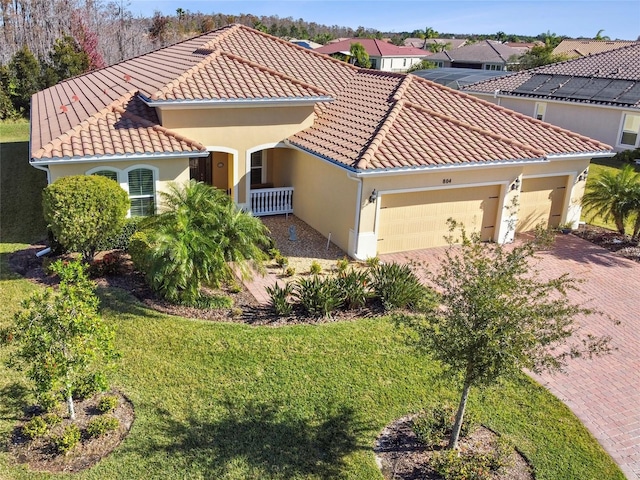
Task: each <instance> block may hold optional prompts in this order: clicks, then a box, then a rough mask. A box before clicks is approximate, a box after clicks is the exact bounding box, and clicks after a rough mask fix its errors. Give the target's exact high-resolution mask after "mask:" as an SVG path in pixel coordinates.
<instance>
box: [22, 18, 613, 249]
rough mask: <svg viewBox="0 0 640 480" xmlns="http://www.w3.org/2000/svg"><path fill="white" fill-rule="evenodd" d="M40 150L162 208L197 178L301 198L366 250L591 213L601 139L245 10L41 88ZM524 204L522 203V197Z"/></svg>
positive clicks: (333, 233)
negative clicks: (297, 36) (586, 196)
mask: <svg viewBox="0 0 640 480" xmlns="http://www.w3.org/2000/svg"><path fill="white" fill-rule="evenodd" d="M31 104H32V109H31V145H30V149H31V154H30V162H31V164H32V165H33V166H34V167H36V168H40V169H43V170H45V171H46V172H47V175H48V181H49V182H53V181H55V180H56V179H57V178H60V177H62V176H65V175H78V174H81V175H85V174H86V175H92V174H96V175H105V176H107V177H111V178H113V179H115V180H116V181H118V182H119V183H120V185H121V186H122V188H123V189H124V190H125V191H127V192H128V194H129V197H130V199H131V211H130V213H131V215H145V214H149V213H152V212H153V211H154V210H156V209H162V205H161V204H159V202H160V200H161V199H160V197H159V196H158V194H159V192H162V191H166V189H167V188H168V184H169V183H170V182H185V181H188V180H189V179H196V180H200V181H203V182H206V183H208V184H212V185H215V186H216V187H218V188H221V189H223V190H225V191H227V192H228V194H229V195H230V196H231V197H232V198H233V200H234V201H235V203H236V204H237V205H238V206H239V207H241V208H243V209H246V210H248V211H252V212H253V213H254V214H255V215H268V214H282V213H294V214H295V215H296V216H297V217H299V218H300V219H302V220H303V221H305V222H306V223H307V224H309V225H310V226H311V227H313V228H314V229H316V230H317V231H319V232H320V233H321V234H323V235H324V236H325V237H330V238H331V241H333V242H334V243H335V244H336V245H337V246H338V247H340V248H342V249H344V250H345V251H346V252H347V253H348V254H349V255H350V256H352V257H355V258H358V259H364V258H368V257H372V256H375V255H376V254H381V253H387V252H397V251H406V250H413V249H418V248H426V247H432V246H436V245H443V244H444V243H445V240H444V236H445V235H447V234H448V233H449V232H448V228H447V219H448V218H450V217H452V218H454V219H456V220H458V221H460V222H462V223H463V224H464V225H466V227H467V229H468V231H478V232H479V233H480V235H481V238H482V239H484V240H494V241H500V242H503V241H509V240H510V239H512V238H513V227H514V226H515V228H516V229H518V230H528V229H531V228H533V226H534V225H536V224H537V223H543V224H545V225H558V224H559V223H561V222H562V223H564V222H572V223H573V224H574V225H577V222H578V220H579V218H580V199H581V197H582V194H583V191H584V185H585V181H584V180H585V172H586V169H587V168H588V166H589V161H590V159H591V158H593V157H604V156H610V155H611V151H610V147H608V146H607V145H604V144H602V143H600V142H598V141H595V140H591V139H588V138H585V137H583V136H581V135H577V134H575V133H572V132H569V131H566V130H563V129H560V128H558V127H555V126H552V125H549V124H546V123H543V122H540V121H538V120H535V119H532V118H530V117H527V116H524V115H522V114H519V113H515V112H512V111H510V110H507V109H505V108H502V107H499V106H496V105H493V104H491V103H487V102H484V101H482V100H479V99H477V98H475V97H473V96H470V95H468V94H465V93H462V92H459V91H455V90H451V89H449V88H446V87H443V86H441V85H437V84H435V83H433V82H429V81H427V80H423V79H421V78H418V77H416V76H415V75H405V74H400V73H391V72H381V71H378V70H372V69H360V68H357V67H354V66H352V65H349V64H347V63H345V62H341V61H338V60H335V59H333V58H331V57H328V56H326V55H322V54H318V53H316V52H314V51H312V50H307V49H304V48H302V47H298V46H296V45H293V44H291V43H290V42H287V41H284V40H281V39H278V38H275V37H272V36H270V35H267V34H264V33H261V32H258V31H256V30H252V29H250V28H248V27H244V26H240V25H233V26H229V27H225V28H221V29H219V30H216V31H213V32H210V33H207V34H204V35H201V36H198V37H195V38H192V39H189V40H186V41H183V42H180V43H177V44H175V45H172V46H169V47H166V48H162V49H159V50H156V51H154V52H151V53H148V54H145V55H141V56H138V57H136V58H132V59H130V60H126V61H123V62H121V63H118V64H115V65H112V66H109V67H106V68H103V69H100V70H96V71H94V72H90V73H87V74H84V75H81V76H78V77H75V78H71V79H68V80H65V81H64V82H61V83H59V84H58V85H55V86H53V87H51V88H48V89H46V90H43V91H41V92H38V93H36V94H35V95H34V96H33V98H32V103H31ZM514 202H515V204H517V205H519V206H518V207H515V206H514Z"/></svg>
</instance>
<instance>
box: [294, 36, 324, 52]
mask: <svg viewBox="0 0 640 480" xmlns="http://www.w3.org/2000/svg"><path fill="white" fill-rule="evenodd" d="M289 41H290V42H291V43H295V44H296V45H299V46H300V47H304V48H310V49H312V50H313V49H315V48H320V47H321V46H322V44H321V43H316V42H312V41H311V40H309V39H303V40H298V39H297V38H291V39H289Z"/></svg>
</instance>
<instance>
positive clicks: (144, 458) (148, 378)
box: [0, 244, 624, 480]
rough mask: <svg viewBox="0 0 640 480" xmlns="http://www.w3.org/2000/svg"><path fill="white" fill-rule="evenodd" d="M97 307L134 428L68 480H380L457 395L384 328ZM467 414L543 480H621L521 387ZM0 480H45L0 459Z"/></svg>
mask: <svg viewBox="0 0 640 480" xmlns="http://www.w3.org/2000/svg"><path fill="white" fill-rule="evenodd" d="M18 248H21V247H20V246H19V245H9V244H3V245H0V254H1V255H2V258H0V262H1V263H0V271H1V272H2V274H1V275H2V276H1V277H0V282H1V283H0V284H1V285H2V288H0V327H3V326H6V325H7V324H8V322H9V321H10V318H11V316H12V314H13V312H15V311H16V310H17V309H18V303H19V301H20V299H22V298H24V297H26V296H27V295H28V293H29V292H30V291H33V290H34V289H35V288H39V287H35V286H34V285H33V284H31V283H30V282H28V281H27V280H24V279H22V278H19V277H16V276H15V275H12V274H11V273H10V272H9V271H8V269H7V265H6V257H7V254H8V253H9V252H10V251H13V250H15V249H18ZM100 295H101V297H102V301H103V315H104V316H105V318H106V319H107V320H108V321H109V322H112V323H113V324H114V325H115V327H116V328H117V332H118V333H117V335H118V336H117V343H118V347H119V348H120V350H121V352H122V358H121V360H120V363H119V367H118V370H117V372H116V373H115V375H114V378H113V383H114V384H115V386H117V387H118V388H120V389H121V390H122V391H123V392H124V393H125V394H126V395H128V397H129V398H130V399H131V400H132V402H133V404H134V406H135V411H136V419H135V421H134V424H133V428H132V430H131V433H130V435H129V437H128V438H127V439H126V440H125V442H124V443H123V444H122V445H121V446H120V447H119V448H118V449H117V450H116V451H115V452H114V453H113V454H111V455H110V456H108V457H107V458H106V459H104V460H103V461H102V462H100V463H99V464H98V465H97V466H95V467H94V468H92V469H90V470H87V471H84V472H82V473H80V474H77V475H74V478H82V479H85V478H86V479H93V478H95V479H104V478H118V479H127V478H131V479H137V478H162V479H165V478H216V479H251V478H254V479H268V478H274V479H295V478H317V479H320V478H331V479H333V478H347V479H366V480H369V479H375V478H382V477H381V475H380V473H379V472H378V469H377V467H376V464H375V461H374V456H373V452H372V446H373V442H374V439H375V437H376V436H377V435H378V434H379V432H380V431H381V430H382V428H383V427H384V426H385V425H386V424H387V423H389V422H390V421H391V420H393V419H395V418H397V417H400V416H402V415H404V414H406V413H408V412H414V411H418V410H419V409H420V408H421V407H422V406H424V405H426V404H427V403H429V402H431V401H433V400H436V399H437V400H444V399H447V400H450V401H452V400H455V396H456V391H455V388H454V387H453V386H452V385H451V384H450V383H448V382H447V381H444V380H440V379H438V377H437V368H436V367H435V365H433V364H432V363H429V362H426V361H423V360H422V359H420V358H419V357H417V356H415V355H414V354H413V353H412V352H411V351H409V350H408V349H407V347H405V346H404V345H403V343H402V342H401V340H400V339H399V337H398V333H397V331H396V330H395V328H394V327H393V326H392V325H391V323H390V322H389V321H388V320H387V319H360V320H357V321H345V322H338V323H329V324H323V325H297V326H290V327H279V328H271V327H250V326H246V325H238V324H231V323H212V322H205V321H196V320H187V319H183V318H178V317H170V316H167V315H163V314H159V313H156V312H153V311H150V310H148V309H146V308H145V307H144V306H143V305H142V304H140V303H139V302H137V301H136V300H135V299H134V298H132V297H131V296H129V294H127V293H125V292H123V291H121V290H117V289H102V290H101V292H100ZM6 358H7V352H6V351H0V412H1V413H2V415H0V436H1V437H2V438H3V440H6V439H8V438H9V436H10V434H11V431H12V428H13V426H14V425H15V422H16V420H17V419H18V418H20V416H21V407H23V406H24V405H25V404H28V403H29V402H30V401H32V399H31V397H30V395H29V394H28V392H27V390H26V389H25V387H26V384H25V383H24V380H23V378H21V377H19V376H16V374H15V372H14V371H11V370H8V369H7V368H6V367H5V366H4V361H5V360H6ZM470 403H471V405H472V406H473V407H475V408H477V409H478V410H479V417H480V420H481V421H482V422H483V423H485V424H486V425H487V426H489V427H490V428H492V429H494V430H496V431H498V432H500V433H502V434H504V435H507V436H508V437H509V438H511V439H512V440H513V441H514V442H515V444H516V445H517V447H518V448H519V449H520V450H521V451H522V452H523V453H524V455H525V456H526V457H527V458H528V459H529V460H530V461H531V463H532V465H533V468H534V470H535V473H536V478H537V479H539V480H542V479H549V480H551V479H553V480H556V479H560V478H562V479H566V480H569V479H580V480H584V479H594V480H595V479H602V478H607V479H623V478H624V477H623V475H622V473H621V472H620V471H619V470H618V468H617V467H616V466H615V464H614V463H613V461H612V460H611V459H610V457H608V456H607V455H606V453H605V452H604V451H603V450H602V449H601V448H600V446H599V445H598V443H597V442H596V441H595V440H594V439H593V437H592V436H591V435H590V434H589V433H588V431H587V430H586V429H585V428H584V427H583V426H582V425H581V424H580V422H579V421H578V420H577V419H576V418H575V417H574V416H573V415H572V414H571V413H570V411H569V410H568V409H567V408H566V407H565V406H564V405H563V404H562V403H561V402H560V401H558V400H557V399H556V398H555V397H553V396H552V395H551V394H549V393H548V392H547V391H546V390H544V389H543V388H542V387H540V386H539V385H537V384H535V383H534V382H533V381H531V380H530V379H529V378H528V377H526V376H524V375H523V376H522V377H521V378H519V379H518V380H517V381H515V382H510V383H505V384H503V385H501V386H500V387H496V388H492V389H489V390H487V391H486V392H485V393H483V394H482V395H481V394H479V392H478V391H473V392H472V395H471V399H470ZM0 471H2V472H4V475H6V477H7V478H15V479H26V478H38V479H39V478H53V476H49V475H46V474H36V473H33V472H28V471H26V470H25V469H24V468H23V467H21V466H18V465H15V464H14V463H13V461H12V459H10V458H9V457H8V454H7V453H4V452H3V453H0ZM55 477H56V478H58V477H60V475H56V476H55ZM62 477H64V475H62Z"/></svg>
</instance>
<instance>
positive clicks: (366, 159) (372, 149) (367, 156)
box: [356, 99, 405, 170]
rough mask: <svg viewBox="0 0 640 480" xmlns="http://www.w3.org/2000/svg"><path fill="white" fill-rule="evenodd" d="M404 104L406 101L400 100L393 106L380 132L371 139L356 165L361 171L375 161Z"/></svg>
mask: <svg viewBox="0 0 640 480" xmlns="http://www.w3.org/2000/svg"><path fill="white" fill-rule="evenodd" d="M404 103H405V100H403V99H399V100H397V101H396V103H395V105H393V107H392V108H391V109H390V110H389V113H388V114H387V116H386V117H385V119H384V121H383V122H382V124H381V125H380V128H378V131H377V132H376V134H375V135H374V136H373V138H372V139H371V142H369V146H368V147H367V150H366V151H365V152H364V153H363V154H362V155H361V156H360V160H358V163H357V164H356V168H358V169H360V170H365V169H366V168H367V167H368V166H369V164H370V163H371V160H373V157H374V156H375V154H376V152H377V151H378V148H380V145H381V144H382V142H383V141H384V139H385V137H386V136H387V134H388V133H389V129H390V128H391V126H392V125H393V123H394V122H395V119H396V118H397V117H398V115H399V114H400V112H401V111H402V108H403V107H404Z"/></svg>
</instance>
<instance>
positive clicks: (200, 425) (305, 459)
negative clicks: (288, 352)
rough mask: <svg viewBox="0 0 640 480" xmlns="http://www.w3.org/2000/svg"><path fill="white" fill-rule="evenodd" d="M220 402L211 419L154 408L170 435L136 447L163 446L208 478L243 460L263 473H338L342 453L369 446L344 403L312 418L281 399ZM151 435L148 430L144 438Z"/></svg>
mask: <svg viewBox="0 0 640 480" xmlns="http://www.w3.org/2000/svg"><path fill="white" fill-rule="evenodd" d="M225 406H226V410H227V412H226V413H225V415H223V416H222V417H221V418H219V419H215V420H211V421H209V420H207V419H205V420H203V419H201V418H199V417H196V416H194V415H191V416H190V417H189V418H187V419H186V420H184V421H179V420H175V419H174V418H171V416H170V414H169V413H168V412H166V411H165V412H162V411H161V412H158V413H157V415H158V416H161V417H165V421H164V428H165V431H164V432H162V436H163V437H164V438H171V439H172V441H171V443H170V444H169V445H158V444H155V445H154V444H152V443H148V444H146V445H143V446H142V447H141V449H142V450H143V451H141V452H139V453H140V454H141V455H148V454H149V452H157V451H164V452H165V453H166V454H167V456H168V457H169V458H175V457H181V458H182V461H183V462H184V463H185V465H199V466H200V469H202V474H203V475H204V476H205V477H208V478H217V477H220V476H223V475H224V473H225V472H226V471H227V469H229V468H231V467H232V466H233V465H242V464H245V465H246V466H247V468H250V469H251V470H252V471H257V472H259V474H260V475H264V476H265V477H273V478H298V477H300V476H303V477H306V476H316V477H319V478H339V477H341V476H342V470H343V468H344V466H345V464H344V457H346V456H347V455H349V454H351V453H353V452H354V451H357V450H362V449H365V450H370V449H371V447H369V446H363V445H360V444H359V443H358V438H359V437H360V432H362V431H365V430H368V429H367V428H366V427H365V426H364V425H363V424H362V423H361V422H359V421H358V420H357V419H356V418H355V414H354V411H353V409H351V408H349V407H344V406H338V407H328V410H327V411H326V413H325V414H324V415H318V421H317V423H316V422H313V421H309V420H308V419H301V418H298V417H297V416H296V415H295V414H293V413H291V412H289V411H288V410H287V406H286V405H271V404H266V403H253V402H251V403H247V404H245V405H242V406H239V407H237V406H234V405H232V404H231V403H230V402H227V404H226V405H225ZM153 437H154V436H153V435H149V436H147V438H148V439H149V442H151V441H152V440H151V438H153Z"/></svg>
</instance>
